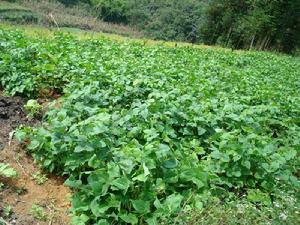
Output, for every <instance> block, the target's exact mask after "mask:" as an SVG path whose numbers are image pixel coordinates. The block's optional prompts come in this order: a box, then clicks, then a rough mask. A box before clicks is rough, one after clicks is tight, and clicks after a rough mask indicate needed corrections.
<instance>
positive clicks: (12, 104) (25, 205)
mask: <svg viewBox="0 0 300 225" xmlns="http://www.w3.org/2000/svg"><path fill="white" fill-rule="evenodd" d="M23 104H24V101H23V100H22V99H21V98H17V97H13V98H11V97H10V98H7V97H1V96H0V162H4V163H8V164H9V165H10V166H11V167H13V168H14V169H15V170H16V171H17V172H18V177H17V178H12V179H6V180H3V179H2V180H1V182H2V183H4V184H5V185H4V188H3V189H2V190H0V217H4V215H1V214H3V209H4V208H5V207H6V206H11V207H12V213H11V215H10V216H9V217H5V221H6V222H7V223H8V224H10V225H28V224H29V225H46V224H47V225H49V224H53V225H54V224H55V225H56V224H57V225H67V224H70V221H69V216H68V214H69V209H70V201H69V197H70V193H71V192H70V190H69V188H67V187H66V186H64V185H63V182H64V180H63V179H62V178H60V177H56V176H50V175H48V176H47V177H48V180H47V181H46V182H45V183H44V184H42V185H38V184H36V182H35V181H34V180H32V174H33V173H35V172H37V171H40V170H39V168H38V167H37V166H36V164H34V162H33V159H32V158H31V157H30V156H29V155H28V154H26V151H25V150H24V149H23V148H22V146H21V145H20V144H19V143H17V141H15V140H12V141H11V143H10V145H9V144H8V142H9V133H10V132H11V131H13V130H14V129H15V128H16V127H17V126H19V125H21V124H25V125H32V124H34V123H35V122H36V121H32V120H29V119H27V118H26V114H25V112H24V110H23ZM0 179H1V178H0ZM34 204H37V205H40V206H41V207H42V208H43V210H44V212H45V214H46V216H47V220H46V221H39V220H38V219H37V218H35V217H34V216H33V215H32V213H31V212H30V210H31V208H32V205H34Z"/></svg>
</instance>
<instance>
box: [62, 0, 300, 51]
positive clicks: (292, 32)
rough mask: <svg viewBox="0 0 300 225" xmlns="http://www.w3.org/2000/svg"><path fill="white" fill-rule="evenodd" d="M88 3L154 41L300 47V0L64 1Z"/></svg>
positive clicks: (106, 17)
mask: <svg viewBox="0 0 300 225" xmlns="http://www.w3.org/2000/svg"><path fill="white" fill-rule="evenodd" d="M60 1H61V2H63V3H64V4H66V5H73V4H78V3H80V2H81V3H85V4H88V5H89V6H91V7H93V9H94V11H95V12H96V13H97V15H98V16H99V17H100V18H101V19H103V20H104V21H108V22H112V23H121V24H127V25H131V26H135V27H136V28H138V29H139V30H141V31H143V32H144V33H145V34H146V35H147V36H149V37H151V38H154V39H161V40H174V41H188V42H191V43H203V44H209V45H220V46H224V47H229V48H234V49H257V50H277V51H281V52H285V53H293V52H295V51H296V50H297V49H299V46H300V0H184V1H178V0H60Z"/></svg>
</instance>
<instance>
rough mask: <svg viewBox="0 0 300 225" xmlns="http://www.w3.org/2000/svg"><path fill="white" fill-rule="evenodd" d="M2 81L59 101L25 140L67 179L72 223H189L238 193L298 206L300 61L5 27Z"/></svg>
mask: <svg viewBox="0 0 300 225" xmlns="http://www.w3.org/2000/svg"><path fill="white" fill-rule="evenodd" d="M0 81H1V87H2V88H3V89H4V91H5V93H7V94H9V95H21V96H24V97H27V98H36V97H40V96H51V95H53V93H55V94H59V95H61V97H60V98H59V99H58V100H56V101H55V102H54V103H53V104H52V106H51V107H50V109H49V110H48V112H47V114H46V115H45V116H44V118H43V124H42V125H40V126H39V127H36V128H22V129H20V130H19V131H18V133H17V137H18V138H19V139H20V140H28V141H29V144H28V146H27V148H28V151H29V152H30V153H31V154H32V155H33V157H34V158H35V160H36V161H37V162H38V163H39V164H40V165H41V166H42V167H43V168H44V169H45V170H47V171H49V172H55V173H58V174H61V175H66V176H67V177H68V179H67V181H66V184H67V185H69V186H70V187H72V188H73V190H74V195H73V197H72V214H73V223H74V224H98V225H100V224H126V223H128V224H149V225H154V224H158V223H160V222H161V221H167V222H165V223H170V224H176V221H178V224H187V222H183V221H182V220H180V218H179V216H178V215H181V214H186V213H189V212H190V211H193V210H199V212H200V211H201V210H203V209H205V207H206V205H207V204H208V202H209V200H210V199H212V198H218V199H221V201H223V202H225V201H226V199H227V198H229V196H232V195H234V196H237V197H241V196H244V197H245V198H246V199H247V201H248V202H251V203H253V204H255V205H256V206H257V207H258V208H259V207H262V206H270V207H273V204H274V202H276V199H278V198H279V197H280V195H282V194H280V193H289V194H290V195H291V196H294V198H295V199H296V202H298V203H299V198H298V197H297V191H299V187H300V186H299V169H300V160H299V150H300V60H299V58H293V57H290V56H285V55H276V54H271V53H263V52H232V51H230V50H225V49H224V50H220V49H219V50H213V49H210V48H202V49H201V48H200V49H196V48H192V47H178V48H171V47H166V46H159V45H157V46H144V45H143V44H138V43H129V42H128V43H120V42H117V41H111V40H108V39H104V38H102V39H87V40H77V39H76V38H75V37H72V36H70V35H66V34H61V33H58V34H56V35H55V36H54V37H53V38H43V37H40V38H37V37H28V36H25V35H24V34H23V33H22V32H18V31H12V30H5V29H1V30H0ZM180 221H181V222H180ZM294 222H295V221H294ZM195 224H197V223H195ZM198 224H200V223H198Z"/></svg>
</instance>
